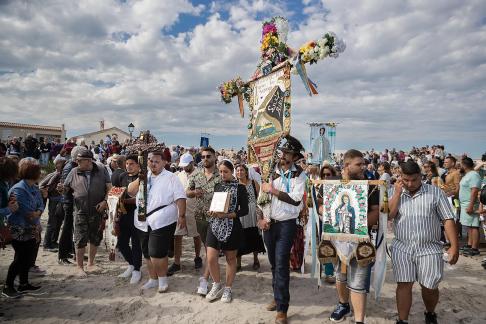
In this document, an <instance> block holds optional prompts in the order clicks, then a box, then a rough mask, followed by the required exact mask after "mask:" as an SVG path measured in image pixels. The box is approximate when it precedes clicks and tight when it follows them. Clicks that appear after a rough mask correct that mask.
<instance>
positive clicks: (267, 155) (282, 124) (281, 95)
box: [248, 64, 290, 181]
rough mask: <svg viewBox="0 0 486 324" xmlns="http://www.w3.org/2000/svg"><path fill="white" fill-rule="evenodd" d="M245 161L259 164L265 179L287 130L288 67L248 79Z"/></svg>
mask: <svg viewBox="0 0 486 324" xmlns="http://www.w3.org/2000/svg"><path fill="white" fill-rule="evenodd" d="M250 88H251V98H250V122H249V124H248V152H249V154H248V163H250V164H251V163H258V165H259V166H260V170H261V172H262V180H263V181H268V180H269V178H270V173H271V171H272V167H273V166H274V162H275V161H276V158H277V157H276V154H277V150H276V148H277V145H278V144H279V142H280V140H281V139H282V138H283V137H284V136H286V135H288V134H289V132H290V66H289V65H288V64H287V65H284V66H282V67H281V68H279V69H277V70H276V71H274V72H272V73H271V74H269V75H267V76H263V77H261V78H259V79H256V80H253V81H252V82H250Z"/></svg>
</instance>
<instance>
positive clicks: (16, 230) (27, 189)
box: [2, 158, 44, 298]
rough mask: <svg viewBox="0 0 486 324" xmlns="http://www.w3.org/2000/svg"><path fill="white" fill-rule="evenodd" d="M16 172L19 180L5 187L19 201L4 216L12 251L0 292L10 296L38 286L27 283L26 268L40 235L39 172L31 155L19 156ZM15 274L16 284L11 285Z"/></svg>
mask: <svg viewBox="0 0 486 324" xmlns="http://www.w3.org/2000/svg"><path fill="white" fill-rule="evenodd" d="M19 176H20V181H19V182H17V183H16V184H15V185H14V186H13V187H12V188H11V189H10V191H9V194H10V195H11V196H14V197H15V198H16V200H17V202H18V204H19V209H18V210H17V211H15V212H13V213H11V214H10V215H9V216H8V225H9V227H10V231H11V234H12V238H13V240H12V247H13V249H14V251H15V255H14V259H13V261H12V263H11V264H10V266H9V268H8V273H7V279H6V280H5V286H4V288H3V291H2V295H3V296H6V297H10V298H16V297H19V292H20V293H28V292H33V291H37V290H39V289H40V288H41V287H40V286H33V285H31V284H30V283H29V268H30V267H31V266H33V265H34V264H35V259H36V257H37V251H38V249H39V244H40V238H41V225H40V217H41V215H42V212H43V211H44V202H43V199H42V194H41V191H40V190H39V188H38V187H37V185H36V183H37V182H38V181H39V179H40V176H41V168H40V165H39V162H37V160H35V159H33V158H24V159H22V160H20V162H19ZM17 276H19V286H18V289H15V287H14V281H15V277H17Z"/></svg>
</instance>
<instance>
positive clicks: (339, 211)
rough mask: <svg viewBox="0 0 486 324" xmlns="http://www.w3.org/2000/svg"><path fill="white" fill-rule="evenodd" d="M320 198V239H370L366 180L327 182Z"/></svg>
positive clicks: (350, 240) (356, 240)
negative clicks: (321, 224) (321, 228)
mask: <svg viewBox="0 0 486 324" xmlns="http://www.w3.org/2000/svg"><path fill="white" fill-rule="evenodd" d="M321 190H322V197H323V215H322V220H323V232H322V239H323V240H331V241H332V240H336V241H348V242H363V241H369V239H370V237H369V235H368V181H366V180H365V181H349V182H342V181H341V180H330V181H326V182H325V183H323V184H322V186H321Z"/></svg>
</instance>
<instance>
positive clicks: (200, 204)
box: [186, 147, 221, 296]
mask: <svg viewBox="0 0 486 324" xmlns="http://www.w3.org/2000/svg"><path fill="white" fill-rule="evenodd" d="M200 153H201V160H202V161H201V162H202V165H203V167H202V168H198V169H197V170H196V171H194V172H193V173H192V174H191V176H190V177H189V184H188V189H187V190H186V195H187V197H188V198H195V203H194V205H195V206H194V207H195V208H194V217H195V218H196V226H197V231H198V233H199V235H200V237H201V240H202V242H203V243H204V246H205V247H206V233H207V231H208V220H207V213H208V211H209V206H210V205H211V200H212V199H213V194H214V186H215V185H216V184H217V183H220V182H221V178H220V176H219V171H218V168H217V167H216V152H215V151H214V149H213V148H211V147H203V148H201V151H200ZM208 278H209V269H208V266H207V262H206V264H205V267H204V274H203V276H202V277H200V278H199V287H198V289H197V293H198V294H199V295H203V296H205V295H206V294H207V293H208Z"/></svg>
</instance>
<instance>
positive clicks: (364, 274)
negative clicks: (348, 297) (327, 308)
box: [334, 258, 373, 294]
mask: <svg viewBox="0 0 486 324" xmlns="http://www.w3.org/2000/svg"><path fill="white" fill-rule="evenodd" d="M372 266H373V264H369V265H368V266H366V267H361V266H359V265H358V262H357V261H356V258H353V259H351V261H350V262H349V265H348V266H347V268H346V273H341V260H339V259H338V262H337V264H336V267H335V268H334V270H335V275H336V281H338V282H343V283H344V282H345V283H346V284H347V286H348V289H349V290H351V291H354V292H357V293H360V294H367V293H369V292H370V278H371V267H372Z"/></svg>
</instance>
